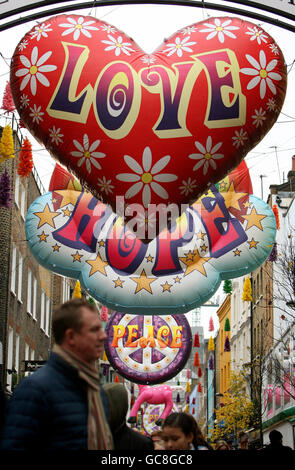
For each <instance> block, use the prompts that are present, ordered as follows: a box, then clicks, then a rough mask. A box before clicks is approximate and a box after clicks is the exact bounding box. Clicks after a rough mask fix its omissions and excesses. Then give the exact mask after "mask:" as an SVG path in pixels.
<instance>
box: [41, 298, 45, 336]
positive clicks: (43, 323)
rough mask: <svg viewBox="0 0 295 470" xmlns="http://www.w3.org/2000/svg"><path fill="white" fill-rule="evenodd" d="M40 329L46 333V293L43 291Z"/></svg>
mask: <svg viewBox="0 0 295 470" xmlns="http://www.w3.org/2000/svg"><path fill="white" fill-rule="evenodd" d="M40 312H41V313H40V328H41V330H42V331H44V332H45V292H44V291H43V290H42V291H41V308H40Z"/></svg>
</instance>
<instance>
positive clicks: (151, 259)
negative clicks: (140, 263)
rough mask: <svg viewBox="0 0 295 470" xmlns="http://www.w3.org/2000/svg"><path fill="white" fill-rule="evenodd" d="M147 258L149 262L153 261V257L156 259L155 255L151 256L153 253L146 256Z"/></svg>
mask: <svg viewBox="0 0 295 470" xmlns="http://www.w3.org/2000/svg"><path fill="white" fill-rule="evenodd" d="M145 258H146V260H147V262H149V261H150V262H152V261H153V259H154V257H153V256H151V255H148V256H146V257H145Z"/></svg>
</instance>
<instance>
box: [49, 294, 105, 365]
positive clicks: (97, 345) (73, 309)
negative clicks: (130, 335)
mask: <svg viewBox="0 0 295 470" xmlns="http://www.w3.org/2000/svg"><path fill="white" fill-rule="evenodd" d="M52 333H53V337H54V340H55V342H56V343H57V344H58V345H59V346H61V347H63V348H64V349H67V350H69V351H71V352H72V353H73V354H75V355H76V356H78V357H79V358H80V359H82V360H83V361H85V362H91V361H93V360H95V359H98V357H99V355H100V353H101V352H102V351H103V349H104V340H105V338H106V334H105V332H104V330H103V329H102V324H101V321H100V319H99V316H98V311H97V309H96V307H95V305H93V304H90V303H89V302H88V301H86V300H82V299H73V300H69V301H68V302H65V303H64V304H62V305H61V306H60V307H59V308H58V309H56V310H55V311H54V312H53V315H52Z"/></svg>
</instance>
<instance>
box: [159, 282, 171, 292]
mask: <svg viewBox="0 0 295 470" xmlns="http://www.w3.org/2000/svg"><path fill="white" fill-rule="evenodd" d="M161 287H163V292H166V291H168V292H171V290H170V289H171V287H172V284H168V282H167V281H166V282H165V284H161Z"/></svg>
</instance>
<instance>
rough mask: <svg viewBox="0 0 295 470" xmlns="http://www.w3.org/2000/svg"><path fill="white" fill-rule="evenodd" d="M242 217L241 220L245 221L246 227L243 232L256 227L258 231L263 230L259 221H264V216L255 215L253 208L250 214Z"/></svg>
mask: <svg viewBox="0 0 295 470" xmlns="http://www.w3.org/2000/svg"><path fill="white" fill-rule="evenodd" d="M242 217H243V219H246V220H247V227H246V228H245V231H246V230H249V229H250V228H251V227H257V228H259V229H260V230H263V228H262V225H261V222H260V221H261V220H263V219H265V217H266V215H262V214H257V212H256V209H255V207H253V208H252V209H251V212H250V214H248V215H242Z"/></svg>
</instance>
